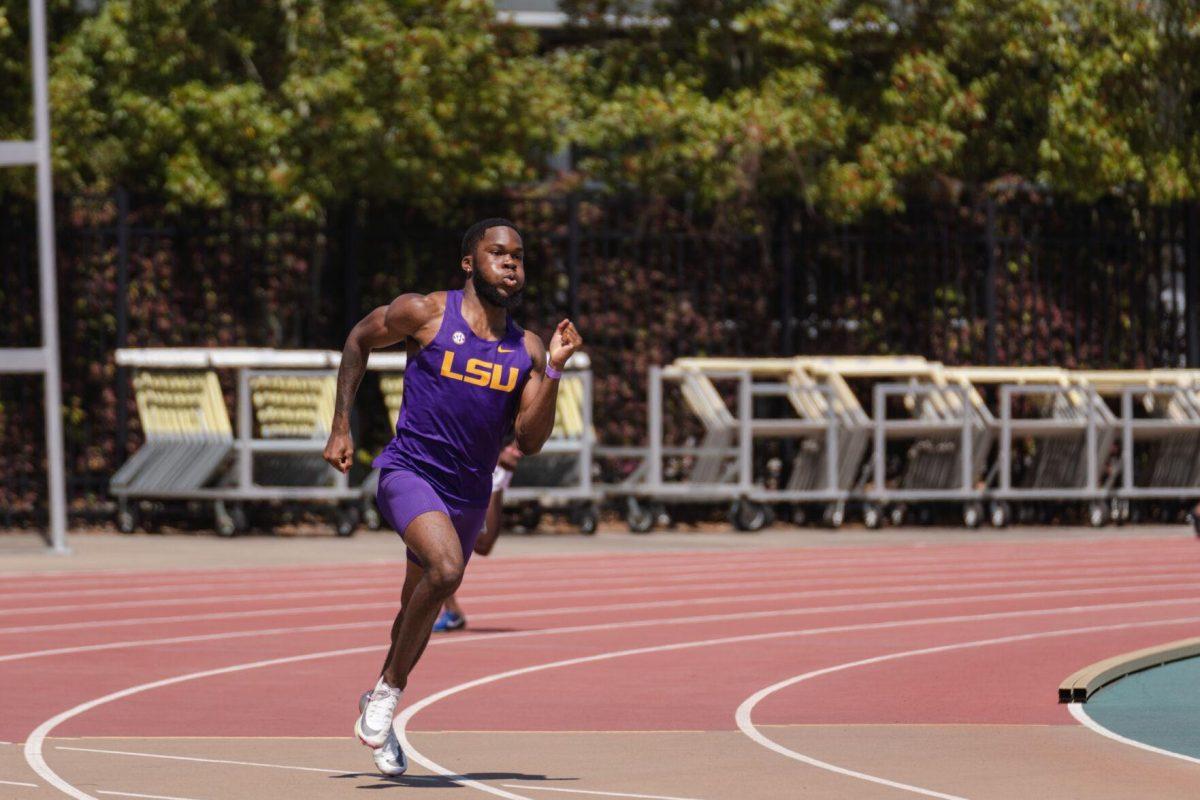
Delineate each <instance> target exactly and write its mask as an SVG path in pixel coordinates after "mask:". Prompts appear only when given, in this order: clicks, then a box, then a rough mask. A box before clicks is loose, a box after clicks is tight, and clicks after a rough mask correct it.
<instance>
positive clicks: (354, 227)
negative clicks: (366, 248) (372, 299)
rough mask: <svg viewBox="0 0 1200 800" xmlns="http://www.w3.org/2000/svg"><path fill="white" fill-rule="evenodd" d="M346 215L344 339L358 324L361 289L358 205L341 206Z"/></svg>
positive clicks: (360, 311)
mask: <svg viewBox="0 0 1200 800" xmlns="http://www.w3.org/2000/svg"><path fill="white" fill-rule="evenodd" d="M343 208H344V209H345V210H344V211H343V213H344V214H345V215H346V216H345V219H344V220H343V228H342V232H343V236H345V237H346V238H345V240H344V247H343V248H342V253H343V260H342V314H343V317H342V319H343V327H342V336H343V337H345V336H346V335H347V334H349V333H350V331H351V329H352V328H353V327H354V326H355V325H357V324H358V320H359V317H360V316H361V314H362V296H361V295H362V287H361V286H360V285H359V280H358V257H359V253H358V247H359V240H360V238H361V233H362V232H361V230H360V229H359V215H358V203H357V202H356V201H354V200H351V201H349V202H347V203H346V204H345V206H343Z"/></svg>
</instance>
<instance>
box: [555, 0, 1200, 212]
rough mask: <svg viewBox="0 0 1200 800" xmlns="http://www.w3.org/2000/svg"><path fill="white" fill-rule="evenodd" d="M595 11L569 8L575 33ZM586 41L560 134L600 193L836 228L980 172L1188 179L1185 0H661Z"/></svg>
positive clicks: (1087, 192)
mask: <svg viewBox="0 0 1200 800" xmlns="http://www.w3.org/2000/svg"><path fill="white" fill-rule="evenodd" d="M614 5H616V4H614V3H612V2H604V0H598V2H595V3H589V2H586V0H577V1H576V2H574V3H572V4H571V8H572V11H573V12H574V13H575V15H576V19H577V21H578V23H579V25H580V26H581V29H582V28H594V27H595V26H597V25H599V24H601V22H602V20H604V19H605V18H606V17H605V14H608V15H609V17H607V18H608V19H611V17H612V13H613V10H614ZM620 10H623V11H628V10H629V9H628V7H627V6H626V7H623V8H621V9H620ZM590 48H591V52H590V54H589V60H590V61H591V62H592V63H595V64H597V65H598V66H597V69H596V70H595V74H596V75H599V76H602V79H601V80H597V78H595V77H590V81H591V85H588V86H586V87H583V88H585V89H587V90H588V91H591V92H592V93H595V94H599V95H600V96H601V97H602V98H603V99H601V100H600V101H599V102H598V103H597V105H596V108H597V109H598V113H595V114H591V115H586V116H582V117H579V118H578V121H577V134H576V136H577V139H578V141H579V142H580V143H582V144H583V145H584V146H585V147H586V148H587V157H586V159H585V160H584V161H583V166H584V168H585V170H586V171H588V172H591V173H594V174H597V175H601V176H603V177H604V178H605V180H607V181H608V182H610V183H615V184H620V183H624V184H627V185H632V186H635V187H638V188H642V189H645V188H652V187H662V186H667V187H672V188H685V189H686V190H687V191H689V192H690V193H691V194H692V196H693V197H695V198H696V199H697V200H698V201H700V202H706V201H722V202H737V201H740V200H746V199H749V200H754V199H763V198H769V197H777V196H780V195H792V196H799V197H802V198H804V199H805V200H807V201H808V202H809V203H811V204H814V205H816V206H818V207H820V208H821V210H822V211H824V212H826V213H829V214H831V215H833V216H842V217H850V216H856V215H858V214H860V213H861V212H863V211H864V210H867V209H869V208H872V207H881V208H884V209H897V208H899V207H901V206H902V205H903V200H904V198H905V197H906V196H911V194H912V193H913V192H923V191H926V190H928V189H929V187H930V186H946V185H947V184H949V185H951V186H956V185H963V184H965V185H967V186H980V185H984V184H988V183H990V182H992V181H995V180H998V179H1010V178H1016V179H1019V180H1023V181H1026V182H1037V183H1041V184H1043V185H1046V186H1048V187H1052V188H1054V189H1055V190H1057V191H1059V192H1062V193H1064V194H1067V195H1074V196H1076V197H1079V198H1081V199H1084V200H1093V199H1096V198H1098V197H1100V196H1102V195H1105V194H1108V193H1112V192H1124V191H1136V192H1141V191H1145V192H1147V193H1148V194H1149V196H1150V197H1151V198H1152V199H1154V200H1156V201H1159V202H1165V201H1171V200H1176V199H1182V198H1190V197H1195V196H1196V194H1197V191H1198V187H1200V158H1198V157H1197V153H1198V152H1200V132H1198V131H1200V129H1198V128H1197V126H1196V123H1197V122H1198V121H1200V120H1197V118H1196V116H1197V114H1198V113H1200V112H1198V109H1200V74H1198V72H1197V70H1198V69H1200V49H1198V48H1200V5H1198V4H1197V3H1196V2H1195V0H1159V1H1158V2H1136V1H1135V0H1087V2H1076V0H926V1H925V2H907V3H899V2H886V1H883V0H874V1H872V0H865V1H864V0H840V1H839V0H738V1H737V2H718V0H666V1H663V2H658V3H656V4H654V5H653V10H652V11H651V12H650V13H649V21H648V23H647V24H644V25H641V26H634V27H630V26H628V25H626V27H625V28H624V29H623V30H622V32H621V35H620V36H616V37H613V38H611V39H609V40H608V41H599V42H596V43H593V44H592V45H590ZM613 63H616V64H620V65H621V66H620V67H619V68H614V67H613V66H611V65H612V64H613ZM935 179H936V180H935Z"/></svg>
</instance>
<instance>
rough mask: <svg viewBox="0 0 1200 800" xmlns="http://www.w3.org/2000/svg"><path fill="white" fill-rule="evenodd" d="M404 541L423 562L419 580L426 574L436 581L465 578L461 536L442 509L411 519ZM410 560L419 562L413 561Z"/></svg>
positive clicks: (454, 580)
mask: <svg viewBox="0 0 1200 800" xmlns="http://www.w3.org/2000/svg"><path fill="white" fill-rule="evenodd" d="M404 544H405V545H407V546H408V548H409V549H410V550H412V551H413V553H415V554H416V556H417V558H419V559H421V564H422V565H424V568H423V570H422V573H423V574H422V575H419V576H418V580H420V578H421V577H426V576H427V577H428V578H429V579H430V581H432V582H434V583H436V584H444V583H450V582H453V583H457V582H458V581H459V580H461V579H462V570H463V565H464V563H465V559H464V558H463V551H462V543H461V542H460V541H459V540H458V531H456V530H455V529H454V525H453V523H451V522H450V517H448V516H446V515H445V514H444V513H442V512H441V511H426V512H425V513H424V514H420V515H419V516H417V517H415V518H414V519H413V521H412V522H410V523H408V527H407V528H405V529H404ZM409 564H410V566H416V565H415V564H412V562H411V561H410V562H409ZM418 569H419V570H420V569H421V567H418ZM409 574H411V573H409ZM407 584H408V581H407V579H406V580H405V585H406V586H407Z"/></svg>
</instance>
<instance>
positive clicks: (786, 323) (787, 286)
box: [776, 199, 796, 356]
mask: <svg viewBox="0 0 1200 800" xmlns="http://www.w3.org/2000/svg"><path fill="white" fill-rule="evenodd" d="M778 214H779V219H778V224H777V225H776V229H777V236H778V239H779V271H780V281H781V283H782V284H783V285H782V286H780V287H779V289H780V306H779V314H780V317H781V319H780V323H781V324H780V326H779V337H780V346H781V349H782V351H783V354H784V355H785V356H790V355H795V354H796V330H795V328H796V275H795V271H794V264H793V258H792V222H793V209H792V204H791V203H790V202H788V201H787V200H786V199H785V200H782V201H781V202H780V203H779V207H778Z"/></svg>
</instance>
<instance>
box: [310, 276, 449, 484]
mask: <svg viewBox="0 0 1200 800" xmlns="http://www.w3.org/2000/svg"><path fill="white" fill-rule="evenodd" d="M437 312H438V309H437V305H436V303H434V302H433V300H431V299H430V298H429V297H426V296H425V295H419V294H402V295H400V296H399V297H397V298H396V299H395V300H393V301H392V302H391V304H389V305H386V306H380V307H379V308H377V309H375V310H374V311H372V312H371V313H370V314H367V316H365V317H363V318H362V320H360V321H359V323H358V324H357V325H355V326H354V328H353V329H352V330H351V331H350V335H349V336H347V337H346V346H345V347H343V348H342V363H341V365H340V366H339V367H338V376H337V399H336V401H335V403H334V409H333V425H332V430H331V431H330V433H329V441H328V442H327V443H326V445H325V460H326V461H328V462H329V463H330V464H332V465H333V466H334V467H335V468H336V469H338V470H340V471H342V472H347V471H349V469H350V461H351V458H352V457H353V453H354V443H353V442H352V441H351V439H350V409H352V408H353V407H354V395H355V394H356V393H357V392H358V385H359V384H360V383H362V378H363V374H364V373H365V372H366V371H367V358H368V356H370V355H371V351H372V350H375V349H377V348H380V347H387V346H388V345H392V344H395V343H396V342H399V341H402V340H404V339H405V338H407V337H409V336H413V335H414V334H416V333H417V331H419V330H420V329H421V327H422V326H423V325H425V324H426V323H427V322H428V321H429V320H430V318H431V317H432V316H434V315H436V314H437Z"/></svg>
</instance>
